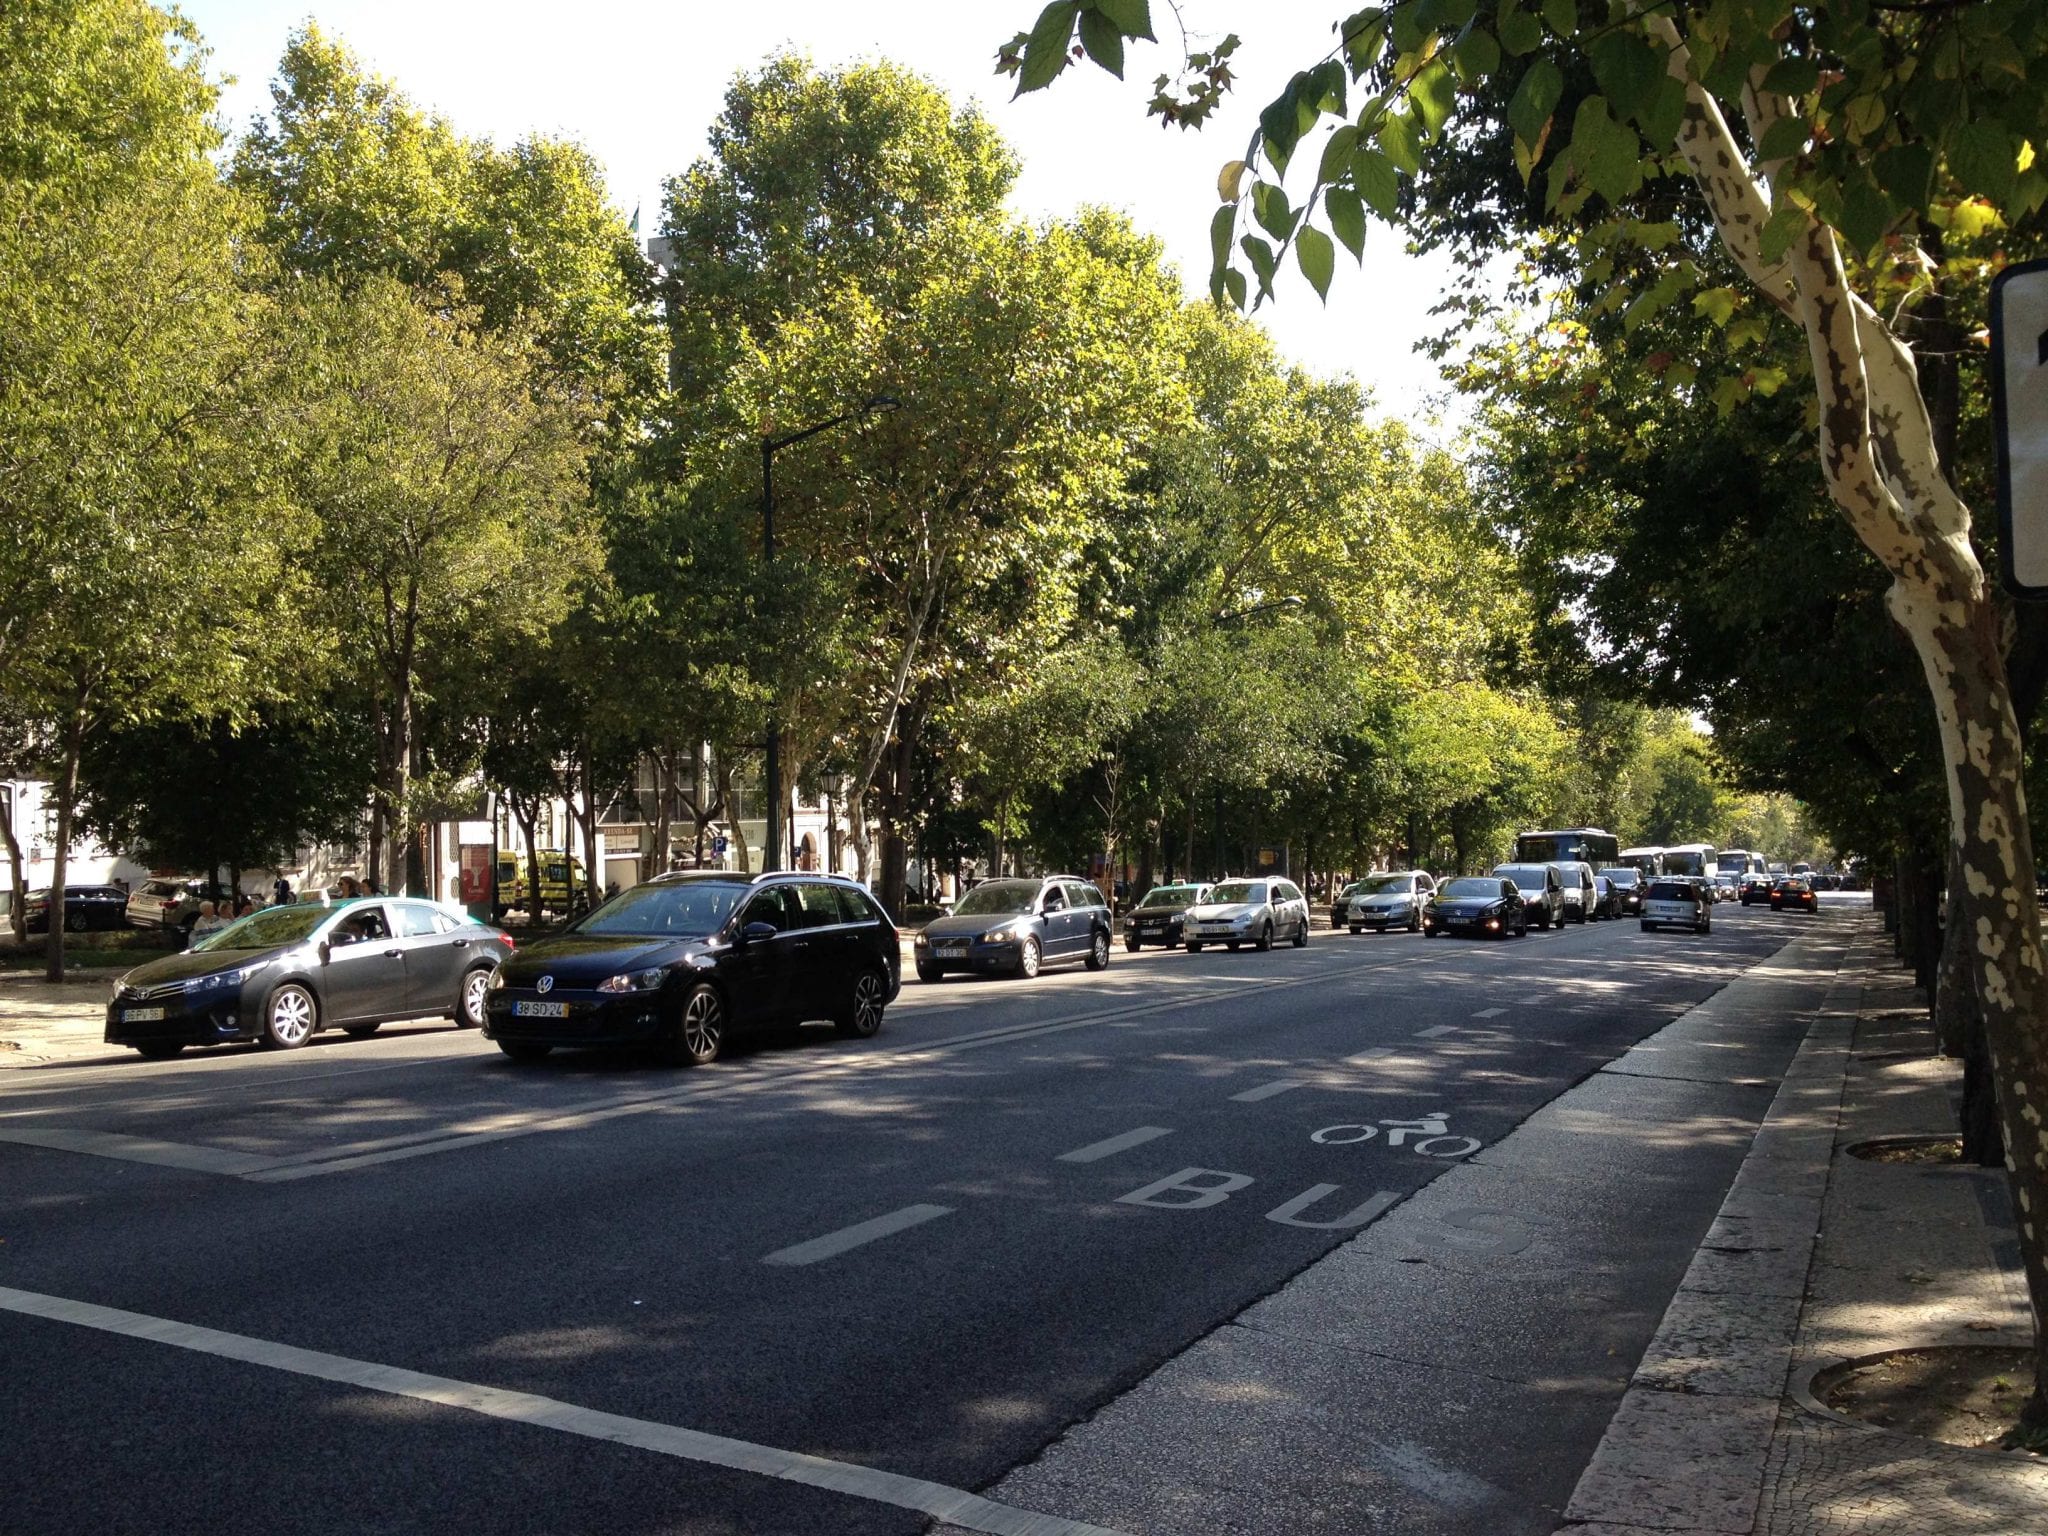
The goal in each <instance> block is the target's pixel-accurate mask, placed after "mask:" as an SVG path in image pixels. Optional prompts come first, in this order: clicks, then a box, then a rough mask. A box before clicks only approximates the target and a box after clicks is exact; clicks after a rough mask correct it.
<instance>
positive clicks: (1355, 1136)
mask: <svg viewBox="0 0 2048 1536" xmlns="http://www.w3.org/2000/svg"><path fill="white" fill-rule="evenodd" d="M1450 1128H1451V1122H1450V1121H1449V1119H1448V1118H1446V1116H1445V1114H1444V1112H1443V1111H1442V1110H1440V1109H1434V1110H1431V1111H1430V1112H1429V1113H1428V1114H1426V1115H1424V1116H1422V1118H1421V1119H1419V1120H1382V1121H1380V1122H1379V1124H1377V1125H1326V1126H1324V1127H1323V1128H1322V1129H1321V1130H1320V1131H1315V1132H1312V1133H1311V1134H1310V1136H1309V1138H1308V1139H1309V1140H1310V1141H1312V1142H1314V1143H1316V1145H1318V1146H1323V1147H1349V1146H1356V1145H1357V1144H1358V1143H1359V1142H1361V1141H1371V1140H1372V1139H1373V1138H1374V1137H1375V1136H1377V1135H1379V1134H1380V1132H1381V1131H1383V1130H1384V1131H1385V1132H1386V1136H1387V1145H1388V1146H1390V1147H1400V1146H1405V1147H1407V1148H1408V1149H1409V1150H1410V1151H1411V1152H1416V1153H1419V1154H1420V1155H1422V1156H1423V1157H1469V1156H1470V1155H1471V1154H1472V1153H1474V1152H1477V1151H1478V1150H1479V1138H1478V1137H1476V1136H1452V1135H1448V1134H1447V1132H1449V1130H1450Z"/></svg>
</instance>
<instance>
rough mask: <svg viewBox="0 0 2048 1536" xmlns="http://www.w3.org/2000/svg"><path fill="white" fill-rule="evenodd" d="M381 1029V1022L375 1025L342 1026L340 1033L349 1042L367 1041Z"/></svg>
mask: <svg viewBox="0 0 2048 1536" xmlns="http://www.w3.org/2000/svg"><path fill="white" fill-rule="evenodd" d="M383 1027H384V1026H383V1024H382V1022H381V1021H380V1022H378V1023H375V1024H344V1025H342V1026H341V1032H342V1033H343V1034H344V1035H347V1036H348V1037H349V1039H351V1040H367V1039H369V1038H370V1036H372V1035H374V1034H375V1033H377V1031H378V1030H379V1029H382V1028H383Z"/></svg>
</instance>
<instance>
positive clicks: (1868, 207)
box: [1835, 176, 1893, 255]
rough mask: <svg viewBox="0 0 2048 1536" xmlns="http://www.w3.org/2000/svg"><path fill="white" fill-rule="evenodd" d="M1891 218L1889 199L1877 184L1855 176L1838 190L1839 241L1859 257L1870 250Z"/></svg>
mask: <svg viewBox="0 0 2048 1536" xmlns="http://www.w3.org/2000/svg"><path fill="white" fill-rule="evenodd" d="M1892 218H1893V208H1892V203H1891V199H1890V198H1888V197H1886V196H1885V195H1884V193H1883V191H1882V190H1881V189H1880V188H1879V187H1878V185H1877V183H1875V182H1874V181H1872V180H1870V178H1869V177H1867V176H1859V177H1857V178H1856V179H1855V180H1854V181H1852V182H1850V183H1849V184H1848V186H1846V187H1845V188H1843V191H1842V211H1841V213H1840V214H1839V215H1838V216H1837V218H1836V220H1835V224H1836V227H1837V228H1838V229H1840V230H1841V232H1842V238H1843V239H1845V240H1847V241H1848V242H1849V245H1850V247H1851V248H1852V249H1853V250H1855V251H1856V252H1857V254H1859V255H1863V254H1867V253H1868V252H1870V251H1871V250H1873V249H1874V248H1875V247H1876V245H1877V243H1878V242H1879V241H1880V240H1882V239H1883V238H1884V232H1885V230H1886V229H1887V228H1889V227H1890V225H1891V222H1892Z"/></svg>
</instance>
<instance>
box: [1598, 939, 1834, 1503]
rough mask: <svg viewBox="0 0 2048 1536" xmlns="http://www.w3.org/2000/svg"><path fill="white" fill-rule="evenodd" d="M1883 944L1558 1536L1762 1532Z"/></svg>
mask: <svg viewBox="0 0 2048 1536" xmlns="http://www.w3.org/2000/svg"><path fill="white" fill-rule="evenodd" d="M1873 943H1874V941H1873V940H1872V939H1870V938H1869V937H1868V936H1863V937H1859V938H1857V939H1852V940H1851V942H1850V944H1849V946H1848V948H1847V950H1846V951H1845V953H1844V954H1843V956H1842V959H1841V961H1840V963H1839V964H1838V966H1837V968H1836V973H1835V979H1834V982H1833V984H1832V985H1831V986H1830V987H1829V988H1828V991H1827V994H1826V997H1825V998H1824V1000H1823V1002H1822V1004H1821V1007H1820V1009H1819V1010H1818V1012H1817V1013H1816V1015H1815V1017H1814V1021H1813V1024H1812V1026H1811V1028H1810V1029H1809V1030H1808V1031H1807V1035H1806V1039H1805V1040H1804V1041H1802V1042H1801V1044H1800V1047H1799V1050H1798V1053H1797V1054H1796V1055H1795V1056H1794V1057H1793V1059H1792V1064H1791V1065H1790V1066H1789V1067H1788V1068H1787V1069H1786V1072H1785V1076H1784V1079H1783V1081H1782V1083H1781V1084H1780V1086H1779V1089H1778V1092H1777V1096H1776V1097H1775V1098H1774V1099H1773V1100H1772V1103H1771V1108H1770V1110H1769V1112H1768V1113H1767V1114H1766V1115H1765V1117H1764V1121H1763V1124H1762V1125H1761V1126H1759V1127H1758V1129H1757V1133H1756V1139H1755V1141H1754V1142H1753V1143H1752V1145H1751V1147H1750V1151H1749V1155H1748V1156H1747V1157H1745V1158H1744V1159H1743V1163H1742V1167H1741V1169H1740V1170H1739V1171H1738V1172H1737V1174H1736V1176H1735V1182H1734V1184H1733V1185H1732V1186H1731V1188H1730V1189H1729V1191H1728V1196H1727V1199H1726V1200H1724V1201H1723V1202H1722V1205H1721V1213H1720V1215H1719V1216H1718V1217H1716V1218H1715V1221H1714V1224H1713V1226H1712V1227H1711V1228H1709V1229H1708V1232H1707V1235H1706V1237H1705V1239H1704V1240H1703V1241H1702V1242H1701V1244H1700V1248H1699V1252H1698V1253H1697V1254H1696V1255H1695V1256H1694V1258H1693V1262H1692V1266H1691V1268H1690V1269H1688V1271H1687V1272H1686V1276H1685V1279H1684V1281H1683V1282H1681V1284H1680V1285H1679V1288H1678V1291H1677V1293H1676V1294H1675V1295H1674V1296H1673V1297H1672V1300H1671V1305H1670V1306H1669V1307H1668V1308H1667V1309H1666V1311H1665V1314H1664V1320H1663V1322H1662V1324H1661V1325H1660V1326H1659V1328H1658V1330H1657V1333H1656V1336H1655V1337H1654V1338H1653V1339H1652V1340H1651V1342H1650V1347H1649V1348H1648V1349H1647V1350H1646V1351H1645V1352H1644V1354H1643V1359H1642V1361H1641V1363H1640V1364H1639V1365H1638V1366H1637V1367H1636V1371H1635V1375H1634V1377H1633V1378H1632V1380H1631V1383H1630V1386H1629V1390H1628V1392H1627V1394H1626V1395H1625V1396H1624V1397H1623V1398H1622V1402H1621V1407H1620V1408H1619V1409H1618V1410H1617V1411H1616V1412H1615V1415H1614V1419H1613V1421H1612V1422H1611V1423H1610V1424H1609V1425H1608V1428H1607V1432H1606V1434H1605V1435H1604V1436H1602V1438H1601V1441H1600V1445H1599V1448H1598V1449H1597V1450H1596V1451H1595V1452H1594V1453H1593V1459H1592V1460H1591V1461H1590V1462H1589V1463H1588V1464H1587V1466H1586V1470H1585V1471H1584V1473H1583V1474H1581V1476H1580V1478H1579V1483H1578V1487H1577V1488H1576V1489H1575V1490H1574V1491H1573V1494H1572V1497H1571V1501H1570V1503H1569V1504H1568V1505H1567V1506H1566V1509H1565V1521H1566V1523H1565V1525H1564V1526H1563V1527H1561V1533H1572V1536H1593V1533H1596V1532H1597V1533H1602V1536H1630V1533H1634V1532H1647V1531H1653V1530H1654V1531H1659V1532H1664V1533H1673V1532H1718V1533H1730V1536H1747V1533H1748V1532H1750V1531H1752V1530H1754V1529H1755V1527H1756V1522H1757V1518H1758V1514H1759V1507H1760V1502H1761V1499H1762V1496H1763V1489H1764V1480H1765V1473H1766V1466H1767V1463H1768V1459H1769V1456H1770V1451H1771V1442H1772V1438H1773V1435H1774V1433H1775V1431H1776V1427H1777V1422H1778V1413H1779V1407H1780V1404H1781V1402H1782V1400H1783V1399H1784V1396H1785V1392H1786V1389H1787V1383H1788V1380H1789V1377H1790V1375H1791V1372H1792V1361H1793V1353H1794V1348H1795V1344H1796V1341H1797V1338H1798V1332H1799V1320H1800V1315H1801V1311H1802V1308H1803V1305H1804V1301H1805V1296H1806V1289H1807V1274H1808V1270H1809V1268H1810V1267H1811V1265H1812V1263H1813V1257H1814V1252H1815V1248H1816V1245H1817V1243H1818V1241H1819V1233H1820V1227H1821V1213H1822V1204H1823V1200H1824V1198H1825V1195H1826V1192H1827V1185H1828V1176H1829V1168H1830V1165H1831V1163H1832V1161H1833V1157H1834V1149H1835V1137H1836V1130H1837V1127H1838V1125H1839V1123H1840V1119H1841V1111H1842V1094H1843V1090H1844V1084H1845V1082H1846V1080H1847V1076H1848V1068H1849V1056H1850V1046H1851V1042H1852V1041H1853V1038H1854V1035H1855V1029H1856V1024H1857V1020H1858V1018H1859V1016H1860V1014H1861V998H1862V993H1863V988H1864V976H1865V974H1866V970H1867V967H1868V965H1869V963H1870V960H1871V951H1872V946H1873Z"/></svg>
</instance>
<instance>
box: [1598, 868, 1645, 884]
mask: <svg viewBox="0 0 2048 1536" xmlns="http://www.w3.org/2000/svg"><path fill="white" fill-rule="evenodd" d="M1600 873H1601V874H1602V875H1604V876H1606V877H1607V879H1609V880H1611V881H1612V882H1613V883H1614V884H1616V885H1634V884H1635V883H1636V882H1637V881H1639V880H1641V879H1642V878H1643V872H1642V871H1641V870H1639V869H1603V870H1601V871H1600Z"/></svg>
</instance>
